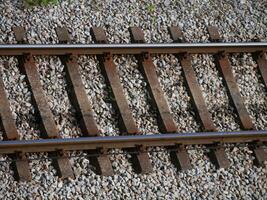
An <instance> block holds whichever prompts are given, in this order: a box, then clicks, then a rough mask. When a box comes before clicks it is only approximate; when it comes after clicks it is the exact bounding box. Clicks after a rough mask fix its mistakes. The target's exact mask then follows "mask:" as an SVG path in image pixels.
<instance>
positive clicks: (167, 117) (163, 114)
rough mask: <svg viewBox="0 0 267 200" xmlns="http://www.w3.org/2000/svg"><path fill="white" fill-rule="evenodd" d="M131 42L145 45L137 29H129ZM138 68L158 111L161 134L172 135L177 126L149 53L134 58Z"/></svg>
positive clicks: (142, 36)
mask: <svg viewBox="0 0 267 200" xmlns="http://www.w3.org/2000/svg"><path fill="white" fill-rule="evenodd" d="M129 30H130V35H131V40H132V42H133V43H145V37H144V33H143V31H142V29H141V28H139V27H131V28H130V29H129ZM136 58H137V60H138V65H139V68H140V69H141V72H142V73H143V75H144V77H145V79H146V81H147V83H148V89H149V92H150V96H151V97H152V103H153V105H155V107H156V108H157V111H158V124H159V128H160V131H161V132H163V133H164V132H167V133H173V132H176V131H177V125H176V123H175V121H174V119H173V117H172V114H171V111H170V108H169V106H168V102H167V100H166V99H165V97H164V92H163V90H162V88H161V86H160V83H159V80H158V77H157V73H156V67H155V65H154V63H153V60H152V58H151V56H150V53H149V52H144V53H143V54H140V55H137V56H136Z"/></svg>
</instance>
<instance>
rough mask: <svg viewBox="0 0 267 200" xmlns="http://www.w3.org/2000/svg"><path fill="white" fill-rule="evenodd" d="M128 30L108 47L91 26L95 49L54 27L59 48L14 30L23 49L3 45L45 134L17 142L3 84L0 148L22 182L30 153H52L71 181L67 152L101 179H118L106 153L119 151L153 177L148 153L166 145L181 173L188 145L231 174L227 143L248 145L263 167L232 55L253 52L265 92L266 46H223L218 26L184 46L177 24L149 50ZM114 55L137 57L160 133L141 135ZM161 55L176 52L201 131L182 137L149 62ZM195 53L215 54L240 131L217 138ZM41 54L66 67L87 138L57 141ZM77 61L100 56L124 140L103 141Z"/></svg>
mask: <svg viewBox="0 0 267 200" xmlns="http://www.w3.org/2000/svg"><path fill="white" fill-rule="evenodd" d="M129 31H130V35H131V40H132V44H108V42H107V38H106V36H105V32H104V31H103V29H101V28H97V27H93V28H92V29H91V35H92V38H93V40H94V42H95V44H89V45H80V44H76V45H74V44H70V43H71V39H70V37H69V34H68V31H67V30H66V29H65V28H57V29H56V32H57V35H58V39H59V41H60V44H57V45H30V44H27V41H26V39H25V38H26V37H25V29H24V28H23V27H15V28H14V33H15V37H16V40H17V42H18V44H17V45H0V56H15V57H16V58H17V59H18V65H19V69H20V70H21V72H22V73H23V74H25V76H26V80H27V84H28V86H29V87H30V89H31V91H32V99H33V102H34V106H35V108H36V110H37V111H38V115H37V116H36V117H37V118H39V119H40V124H39V125H40V131H41V133H42V134H41V137H42V139H40V140H27V141H26V140H19V135H18V132H17V128H16V124H15V120H14V119H13V118H12V114H11V110H10V105H9V101H8V98H7V95H6V92H5V89H4V83H3V80H2V78H1V79H0V116H1V124H2V128H3V130H4V135H3V136H4V141H1V142H0V154H7V155H9V157H10V158H11V160H12V165H13V166H14V172H15V173H14V174H15V178H16V179H17V180H23V181H27V180H30V179H31V173H30V169H29V160H28V159H27V154H28V153H38V152H48V153H49V156H50V157H51V158H52V159H53V164H54V165H55V167H56V169H57V172H58V175H59V176H60V177H63V178H65V177H71V178H73V177H74V175H73V171H72V167H71V164H70V162H69V158H68V157H69V156H68V153H69V151H75V150H83V151H86V152H87V153H88V155H90V157H91V163H92V164H93V165H94V166H95V167H96V172H97V173H99V174H102V175H112V174H113V169H112V165H111V162H110V160H109V150H110V149H114V148H118V149H122V150H124V151H125V152H127V153H130V154H131V162H132V164H133V168H134V170H135V171H136V172H137V173H149V172H151V171H152V164H151V161H150V159H149V154H148V149H149V147H155V146H161V147H164V148H165V149H166V150H167V151H169V152H170V157H171V160H172V162H173V164H174V165H175V166H177V168H178V169H182V170H186V169H190V168H191V167H192V166H191V164H190V159H189V156H188V152H187V146H189V145H203V146H204V147H205V148H207V149H209V151H210V154H209V155H210V159H211V161H212V162H213V163H214V164H215V165H216V166H217V167H218V168H220V167H223V168H227V167H228V166H229V165H230V163H229V161H228V159H227V155H226V153H225V150H224V148H225V145H226V144H234V145H237V144H240V143H245V144H248V146H249V147H250V148H251V150H252V151H253V154H254V156H255V160H254V163H255V164H256V165H258V166H264V165H265V163H264V162H265V161H266V159H267V155H266V151H265V147H266V142H267V130H255V127H254V125H253V123H252V120H251V117H250V116H249V114H248V112H247V110H246V107H245V105H244V102H243V100H242V97H241V94H240V92H239V88H238V86H237V83H236V81H235V77H234V75H233V72H232V69H231V64H230V62H229V58H228V55H229V53H244V52H245V53H252V55H253V58H254V59H255V60H256V62H257V64H258V69H259V72H260V74H261V77H262V79H263V83H264V84H265V86H266V87H267V58H266V55H265V52H266V51H267V43H266V42H249V43H222V42H221V38H220V35H219V33H218V30H217V28H216V27H208V32H209V34H210V39H211V41H212V42H211V43H197V44H196V43H195V44H186V43H185V41H184V39H183V35H182V32H181V30H180V29H179V27H176V26H174V27H170V28H169V32H170V35H171V38H172V39H173V41H174V43H170V44H146V43H145V39H144V34H143V32H142V30H141V29H140V28H138V27H132V28H130V30H129ZM117 54H120V55H133V56H135V57H136V59H137V61H138V65H139V69H140V71H141V72H142V74H143V76H144V77H145V79H146V82H147V84H148V90H149V93H150V96H151V97H152V105H153V106H154V107H155V108H156V109H157V116H158V125H159V128H160V132H161V133H162V134H154V135H140V131H139V130H138V127H137V125H136V122H135V119H134V118H133V115H132V112H131V110H130V107H129V104H128V102H127V100H126V97H125V95H124V94H123V93H122V91H123V87H122V84H121V82H120V78H119V75H118V72H117V67H116V65H115V64H114V61H113V55H117ZM158 54H174V55H175V56H176V57H177V58H178V60H179V62H180V64H181V66H182V70H183V76H184V77H185V80H186V84H187V89H188V92H189V94H190V96H191V100H192V104H193V105H194V108H195V109H194V111H195V113H196V115H197V116H198V120H199V122H200V123H201V125H202V129H203V132H199V133H186V134H185V133H179V130H178V129H177V124H176V122H175V120H174V118H173V116H172V114H171V110H170V108H169V106H168V102H167V100H166V98H165V97H164V93H163V90H162V88H161V86H160V83H159V80H158V78H157V73H156V66H155V65H154V63H153V61H152V57H153V56H154V55H158ZM191 54H212V55H213V56H214V60H215V62H216V66H217V69H218V70H219V71H220V73H221V76H222V77H223V79H224V83H225V85H226V87H227V90H228V95H229V97H230V99H231V101H232V104H233V106H234V108H235V110H236V113H237V117H238V120H239V121H240V125H241V127H242V129H243V130H242V131H238V132H218V130H217V129H216V127H215V125H214V124H213V122H212V120H211V116H210V113H209V111H208V109H207V106H206V103H205V101H204V98H203V95H202V92H201V89H200V86H199V84H198V82H197V79H196V74H195V72H194V69H193V67H192V65H191V57H190V55H191ZM36 55H38V56H44V55H45V56H58V57H59V58H60V60H61V62H62V63H63V65H64V70H65V73H66V79H67V84H68V88H69V90H68V95H69V99H70V101H71V103H72V105H73V106H74V108H75V111H76V119H77V121H78V122H79V126H80V128H81V130H82V135H83V136H84V137H82V138H72V139H63V138H60V135H59V134H58V132H59V131H58V129H57V127H56V124H55V121H54V119H53V114H52V112H51V110H50V109H49V106H48V104H47V101H46V97H45V93H44V91H43V88H42V85H41V82H40V78H39V74H38V71H37V67H36V64H35V61H34V57H33V56H36ZM79 55H96V56H97V60H98V62H99V65H100V68H101V72H102V74H103V75H104V76H105V80H106V83H107V85H109V86H110V88H111V91H112V94H111V95H112V96H113V99H114V100H115V101H114V108H115V109H116V112H117V113H118V114H119V116H120V119H119V124H120V131H121V136H107V137H100V130H99V128H98V125H97V124H96V121H95V119H94V117H93V111H92V108H91V103H90V101H89V100H88V97H87V94H86V92H85V89H84V85H83V83H82V79H81V76H80V73H79V70H78V67H79V66H78V63H77V58H78V56H79Z"/></svg>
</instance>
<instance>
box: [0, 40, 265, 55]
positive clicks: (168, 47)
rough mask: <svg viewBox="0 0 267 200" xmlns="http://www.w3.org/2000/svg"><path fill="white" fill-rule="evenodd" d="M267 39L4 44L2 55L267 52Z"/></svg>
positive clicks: (1, 49)
mask: <svg viewBox="0 0 267 200" xmlns="http://www.w3.org/2000/svg"><path fill="white" fill-rule="evenodd" d="M266 51H267V42H238V43H165V44H52V45H50V44H10V45H0V56H15V55H25V54H31V55H42V56H43V55H66V54H75V55H99V54H105V53H107V52H108V53H111V54H120V55H124V54H142V53H144V52H149V53H151V54H178V53H190V54H201V53H202V54H203V53H204V54H215V53H220V52H223V53H241V52H246V53H253V52H266Z"/></svg>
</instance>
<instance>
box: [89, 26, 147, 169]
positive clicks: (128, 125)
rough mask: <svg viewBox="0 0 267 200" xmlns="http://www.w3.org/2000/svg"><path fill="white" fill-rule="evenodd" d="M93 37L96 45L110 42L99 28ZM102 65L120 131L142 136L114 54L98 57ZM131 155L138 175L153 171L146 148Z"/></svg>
mask: <svg viewBox="0 0 267 200" xmlns="http://www.w3.org/2000/svg"><path fill="white" fill-rule="evenodd" d="M91 35H92V38H93V40H94V42H95V43H98V44H101V43H102V44H107V43H108V40H107V37H106V34H105V31H104V30H103V29H102V28H99V27H92V28H91ZM97 59H98V61H99V64H100V68H101V71H102V74H103V75H104V77H105V80H106V84H107V85H108V86H110V88H111V90H112V94H111V95H112V96H113V97H114V99H115V101H114V102H113V103H114V107H115V109H116V110H117V112H118V113H119V116H120V123H119V124H120V129H121V132H126V134H127V135H136V134H140V132H139V130H138V128H137V126H136V123H135V120H134V118H133V115H132V112H131V110H130V107H129V105H128V102H127V99H126V97H125V95H124V94H123V87H122V85H121V82H120V77H119V74H118V72H117V67H116V65H115V63H114V61H113V57H112V54H111V53H110V52H106V53H105V54H104V55H99V56H97ZM126 151H127V152H129V153H130V154H131V162H132V163H133V168H134V170H135V171H136V172H137V173H149V172H151V171H152V165H151V162H150V159H149V155H148V153H147V152H146V147H144V146H138V147H136V148H131V149H126Z"/></svg>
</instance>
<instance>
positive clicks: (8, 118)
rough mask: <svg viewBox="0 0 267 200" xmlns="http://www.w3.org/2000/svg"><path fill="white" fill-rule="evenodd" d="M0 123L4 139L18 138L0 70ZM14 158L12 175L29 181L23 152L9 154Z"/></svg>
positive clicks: (29, 177) (29, 175)
mask: <svg viewBox="0 0 267 200" xmlns="http://www.w3.org/2000/svg"><path fill="white" fill-rule="evenodd" d="M0 124H1V127H2V128H3V132H4V140H19V135H18V132H17V127H16V122H15V120H14V118H13V116H12V112H11V109H10V104H9V101H8V98H7V95H6V92H5V87H4V82H3V79H2V73H1V72H0ZM10 157H11V158H13V159H14V161H12V164H11V167H12V168H13V170H14V175H15V176H14V177H15V179H16V180H19V181H30V180H31V172H30V168H29V162H28V160H27V158H26V155H25V154H24V153H23V152H17V153H15V154H11V155H10Z"/></svg>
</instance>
